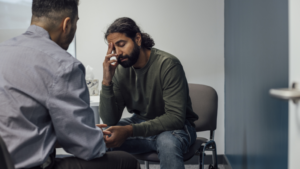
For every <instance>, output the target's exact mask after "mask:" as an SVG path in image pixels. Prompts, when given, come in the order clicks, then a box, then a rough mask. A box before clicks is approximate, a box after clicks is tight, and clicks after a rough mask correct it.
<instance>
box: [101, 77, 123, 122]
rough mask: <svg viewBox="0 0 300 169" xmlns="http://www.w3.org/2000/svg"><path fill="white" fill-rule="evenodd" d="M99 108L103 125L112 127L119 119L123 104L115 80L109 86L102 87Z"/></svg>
mask: <svg viewBox="0 0 300 169" xmlns="http://www.w3.org/2000/svg"><path fill="white" fill-rule="evenodd" d="M99 107H100V118H101V119H102V121H103V123H104V124H107V125H108V126H113V125H116V124H117V123H118V122H119V120H120V119H121V116H122V113H123V110H124V107H125V103H124V100H123V98H122V95H121V92H120V88H119V86H118V82H117V80H116V79H115V78H113V82H112V84H111V85H110V86H105V85H102V89H101V91H100V106H99Z"/></svg>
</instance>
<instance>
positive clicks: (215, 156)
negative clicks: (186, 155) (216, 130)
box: [212, 142, 218, 169]
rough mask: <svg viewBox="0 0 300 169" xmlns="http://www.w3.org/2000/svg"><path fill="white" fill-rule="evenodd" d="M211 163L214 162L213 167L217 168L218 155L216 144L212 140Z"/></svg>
mask: <svg viewBox="0 0 300 169" xmlns="http://www.w3.org/2000/svg"><path fill="white" fill-rule="evenodd" d="M212 147H213V164H214V168H215V169H218V156H217V145H216V143H215V142H214V143H213V145H212Z"/></svg>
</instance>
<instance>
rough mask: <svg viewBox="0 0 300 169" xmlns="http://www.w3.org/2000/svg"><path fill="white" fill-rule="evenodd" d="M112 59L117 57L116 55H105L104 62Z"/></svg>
mask: <svg viewBox="0 0 300 169" xmlns="http://www.w3.org/2000/svg"><path fill="white" fill-rule="evenodd" d="M112 57H118V54H115V53H113V54H109V55H106V56H105V61H106V62H108V61H110V58H112Z"/></svg>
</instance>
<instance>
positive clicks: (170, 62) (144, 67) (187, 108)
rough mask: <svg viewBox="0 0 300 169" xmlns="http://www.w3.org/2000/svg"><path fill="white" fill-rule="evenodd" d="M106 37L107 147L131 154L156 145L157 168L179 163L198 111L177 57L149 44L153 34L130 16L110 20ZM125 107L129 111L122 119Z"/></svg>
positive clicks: (103, 113) (103, 108)
mask: <svg viewBox="0 0 300 169" xmlns="http://www.w3.org/2000/svg"><path fill="white" fill-rule="evenodd" d="M105 38H106V40H107V42H108V45H109V47H108V52H107V56H106V57H105V60H104V62H103V81H102V90H101V94H100V117H101V118H102V120H103V122H104V123H106V124H108V125H109V126H111V127H110V128H108V129H107V130H106V131H110V132H111V133H112V134H111V136H110V137H107V138H106V139H107V144H106V145H107V147H110V148H111V150H123V151H126V152H129V153H132V154H140V153H146V152H151V151H157V152H158V156H159V159H160V165H161V168H172V169H177V168H184V162H183V154H184V153H187V151H188V149H189V147H190V146H191V145H192V144H193V143H194V142H195V139H196V132H195V128H194V123H193V122H194V121H195V120H197V119H198V116H197V115H196V114H195V113H194V112H193V110H192V106H191V100H190V97H189V89H188V84H187V80H186V77H185V73H184V70H183V67H182V65H181V63H180V61H179V60H178V59H177V58H176V57H175V56H173V55H171V54H169V53H166V52H164V51H162V50H159V49H156V48H153V46H154V41H153V39H151V38H150V36H149V35H148V34H146V33H142V32H141V31H140V29H139V27H138V26H137V25H136V23H135V22H134V21H133V20H132V19H130V18H126V17H124V18H119V19H117V20H115V21H114V22H113V23H112V24H111V25H110V26H109V28H108V29H107V31H106V34H105ZM112 57H116V58H117V62H116V60H113V59H112ZM119 64H120V65H119ZM125 107H126V108H127V110H128V111H129V112H130V113H132V114H133V116H132V117H130V118H123V119H121V116H122V113H123V110H124V108H125Z"/></svg>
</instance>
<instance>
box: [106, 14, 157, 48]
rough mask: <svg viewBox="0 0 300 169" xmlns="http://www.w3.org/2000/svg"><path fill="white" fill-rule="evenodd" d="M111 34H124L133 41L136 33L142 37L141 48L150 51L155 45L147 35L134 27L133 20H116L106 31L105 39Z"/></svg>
mask: <svg viewBox="0 0 300 169" xmlns="http://www.w3.org/2000/svg"><path fill="white" fill-rule="evenodd" d="M111 33H124V34H125V35H126V36H127V37H129V38H131V39H132V40H134V38H135V36H136V34H137V33H140V34H141V35H142V47H143V48H147V49H151V48H152V47H153V46H154V45H155V43H154V41H153V39H152V38H151V37H150V35H149V34H147V33H142V32H141V30H140V28H139V27H138V26H137V25H136V23H135V22H134V20H132V19H131V18H128V17H122V18H118V19H116V20H115V21H114V22H113V23H112V24H111V25H110V26H109V27H108V29H107V31H106V33H105V39H107V36H108V35H109V34H111Z"/></svg>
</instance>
